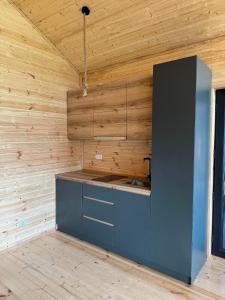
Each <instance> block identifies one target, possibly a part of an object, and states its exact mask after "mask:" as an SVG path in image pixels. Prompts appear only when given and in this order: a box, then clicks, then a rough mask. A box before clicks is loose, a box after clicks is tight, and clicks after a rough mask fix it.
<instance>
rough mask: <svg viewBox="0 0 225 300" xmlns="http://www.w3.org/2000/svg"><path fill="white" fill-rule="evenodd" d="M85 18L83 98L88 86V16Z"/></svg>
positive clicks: (84, 16) (84, 15)
mask: <svg viewBox="0 0 225 300" xmlns="http://www.w3.org/2000/svg"><path fill="white" fill-rule="evenodd" d="M83 18H84V83H83V96H87V91H88V84H87V40H86V14H85V13H84V14H83Z"/></svg>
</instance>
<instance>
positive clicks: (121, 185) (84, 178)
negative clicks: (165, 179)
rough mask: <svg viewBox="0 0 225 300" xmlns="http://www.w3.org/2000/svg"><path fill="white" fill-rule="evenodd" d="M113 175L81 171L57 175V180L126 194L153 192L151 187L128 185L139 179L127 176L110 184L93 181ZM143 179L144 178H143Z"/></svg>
mask: <svg viewBox="0 0 225 300" xmlns="http://www.w3.org/2000/svg"><path fill="white" fill-rule="evenodd" d="M107 175H112V174H111V173H106V172H99V171H93V170H85V169H83V170H79V171H74V172H67V173H62V174H57V175H56V178H61V179H64V180H72V181H78V182H82V183H88V184H92V185H96V186H102V187H106V188H112V189H117V190H122V191H126V192H131V193H136V194H141V195H146V196H150V194H151V190H150V188H149V187H142V186H132V185H130V184H128V183H127V182H128V181H129V179H131V178H134V177H135V178H137V177H136V176H132V175H131V176H126V175H125V176H126V177H125V178H122V179H119V180H113V181H110V182H101V181H96V180H93V179H95V178H98V177H101V176H107ZM142 179H143V178H142Z"/></svg>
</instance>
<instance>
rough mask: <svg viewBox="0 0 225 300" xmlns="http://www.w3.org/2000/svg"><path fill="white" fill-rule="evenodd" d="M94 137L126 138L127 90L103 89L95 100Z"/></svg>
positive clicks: (123, 88)
mask: <svg viewBox="0 0 225 300" xmlns="http://www.w3.org/2000/svg"><path fill="white" fill-rule="evenodd" d="M94 136H95V137H122V138H126V88H125V87H122V88H114V89H113V88H111V89H110V88H108V89H102V90H101V91H99V92H98V94H96V95H95V99H94Z"/></svg>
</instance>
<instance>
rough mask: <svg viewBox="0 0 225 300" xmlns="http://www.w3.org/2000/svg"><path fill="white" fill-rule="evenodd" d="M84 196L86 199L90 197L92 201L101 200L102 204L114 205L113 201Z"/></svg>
mask: <svg viewBox="0 0 225 300" xmlns="http://www.w3.org/2000/svg"><path fill="white" fill-rule="evenodd" d="M84 198H85V199H88V200H91V201H95V202H99V203H102V204H107V205H114V203H113V202H109V201H104V200H100V199H96V198H92V197H87V196H84Z"/></svg>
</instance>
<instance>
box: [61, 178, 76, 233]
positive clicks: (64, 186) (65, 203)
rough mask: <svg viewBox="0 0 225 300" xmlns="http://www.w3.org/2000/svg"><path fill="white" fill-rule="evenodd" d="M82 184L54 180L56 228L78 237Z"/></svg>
mask: <svg viewBox="0 0 225 300" xmlns="http://www.w3.org/2000/svg"><path fill="white" fill-rule="evenodd" d="M81 207H82V184H81V183H78V182H74V181H68V180H62V179H57V180H56V224H57V226H58V230H59V231H62V232H65V233H68V234H71V235H73V236H77V237H80V235H81V232H82V231H81Z"/></svg>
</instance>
